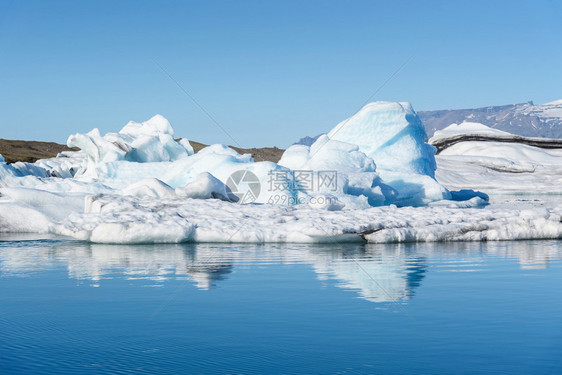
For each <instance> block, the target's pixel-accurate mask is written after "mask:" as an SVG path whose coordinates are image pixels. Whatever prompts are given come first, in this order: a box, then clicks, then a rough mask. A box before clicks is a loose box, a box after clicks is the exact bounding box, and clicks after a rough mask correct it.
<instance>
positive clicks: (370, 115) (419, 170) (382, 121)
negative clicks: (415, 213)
mask: <svg viewBox="0 0 562 375" xmlns="http://www.w3.org/2000/svg"><path fill="white" fill-rule="evenodd" d="M328 137H329V138H330V139H333V140H337V141H342V142H347V143H350V144H354V145H357V146H359V150H360V151H362V152H363V153H365V154H366V155H367V156H368V157H370V158H372V159H373V160H374V161H375V163H376V164H377V171H378V173H379V174H380V176H381V177H382V179H383V180H384V182H385V183H386V184H387V185H390V186H391V187H392V188H394V189H395V190H396V191H397V192H398V196H397V197H396V203H397V204H400V205H423V204H427V203H428V202H431V201H436V200H441V199H449V198H450V194H449V191H448V190H447V189H446V188H444V187H443V186H442V185H441V184H439V183H438V182H437V181H436V180H435V169H436V164H435V151H436V150H435V148H434V147H433V146H431V145H429V144H427V143H425V141H426V139H427V134H426V132H425V129H424V127H423V125H422V123H421V121H420V119H419V117H418V116H417V114H416V113H415V112H414V109H413V107H412V105H411V104H410V103H406V102H400V103H399V102H375V103H370V104H367V105H366V106H364V107H363V108H362V109H361V110H359V112H357V113H356V114H355V115H353V116H352V117H350V118H348V119H347V120H344V121H342V122H340V123H339V124H338V125H337V126H336V127H334V128H333V129H332V130H331V131H330V132H329V133H328Z"/></svg>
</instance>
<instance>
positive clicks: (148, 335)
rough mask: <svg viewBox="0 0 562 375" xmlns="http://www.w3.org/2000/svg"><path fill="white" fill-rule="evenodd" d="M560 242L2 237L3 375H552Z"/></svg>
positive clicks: (561, 320)
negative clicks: (156, 241) (160, 241)
mask: <svg viewBox="0 0 562 375" xmlns="http://www.w3.org/2000/svg"><path fill="white" fill-rule="evenodd" d="M561 271H562V242H561V241H556V240H553V241H506V242H464V243H461V242H459V243H429V244H425V243H424V244H380V245H379V244H377V245H374V244H372V245H370V244H333V245H298V244H283V245H272V244H268V245H241V244H237V245H225V244H220V245H216V244H178V245H136V246H133V245H128V246H121V245H100V244H89V243H84V242H78V241H73V240H68V239H67V238H61V237H53V236H45V235H8V234H3V235H2V236H1V237H0V306H1V308H0V333H1V335H0V369H1V371H0V372H1V373H2V374H18V373H35V374H41V373H42V374H53V373H59V374H71V373H72V374H74V373H82V374H98V373H108V372H110V373H134V374H137V373H138V374H151V373H156V372H158V373H170V374H171V373H191V374H194V373H243V374H253V373H271V374H274V373H275V374H277V373H282V374H310V373H323V374H324V373H333V374H336V373H337V374H365V373H379V374H386V373H388V374H398V373H405V372H409V373H432V374H451V373H465V374H469V373H471V374H476V373H510V374H548V373H553V374H554V373H557V372H558V371H559V370H560V368H562V314H561V311H562V289H561V288H560V285H562V272H561Z"/></svg>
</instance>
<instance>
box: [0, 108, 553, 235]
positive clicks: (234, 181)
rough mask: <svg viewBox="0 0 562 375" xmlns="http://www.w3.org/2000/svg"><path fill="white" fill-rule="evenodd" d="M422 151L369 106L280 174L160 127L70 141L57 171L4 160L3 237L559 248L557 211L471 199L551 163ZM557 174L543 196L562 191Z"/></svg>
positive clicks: (519, 152) (403, 128) (470, 149)
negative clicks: (501, 243)
mask: <svg viewBox="0 0 562 375" xmlns="http://www.w3.org/2000/svg"><path fill="white" fill-rule="evenodd" d="M464 127H465V128H467V126H464ZM461 128H462V127H461ZM461 130H462V129H461ZM464 130H466V131H467V132H472V133H478V134H484V133H485V134H492V133H493V135H494V136H497V135H498V134H496V132H495V131H488V129H485V128H482V126H479V125H474V126H468V128H467V129H464ZM458 133H459V129H458V128H450V129H449V128H448V130H447V129H446V130H445V131H444V132H443V133H442V134H441V135H439V134H437V136H438V137H439V136H441V137H444V136H445V137H450V136H451V135H452V136H456V134H458ZM506 134H508V133H506ZM501 136H504V137H507V136H506V135H505V134H501ZM425 138H426V135H425V131H424V128H423V126H422V124H421V122H420V120H419V118H418V117H417V115H416V114H415V112H414V110H413V108H412V107H411V105H410V104H409V103H390V102H376V103H371V104H368V105H367V106H365V107H364V108H363V109H361V110H360V111H359V112H358V113H357V114H356V115H354V116H352V117H351V118H349V119H348V120H345V121H343V122H341V123H340V124H338V125H337V126H336V127H335V128H334V129H332V131H330V132H329V133H328V134H327V135H322V136H320V137H319V138H318V139H317V140H316V141H315V142H314V143H313V144H312V145H310V146H306V145H294V146H291V147H289V148H288V149H287V150H286V151H285V153H284V154H283V157H282V158H281V160H280V161H279V162H278V163H273V162H254V160H253V159H252V157H251V155H247V154H245V155H240V154H239V153H237V152H236V151H235V150H233V149H231V148H229V147H227V146H224V145H219V144H217V145H211V146H208V147H206V148H204V149H202V150H201V151H199V152H198V153H194V152H193V148H192V147H191V145H190V144H189V142H188V141H187V140H186V139H185V138H183V139H181V140H176V139H175V133H174V130H173V128H172V127H171V125H170V123H169V122H168V121H167V120H166V119H165V118H164V117H162V116H159V115H157V116H155V117H153V118H151V119H150V120H148V121H146V122H142V123H137V122H129V123H128V124H127V125H126V126H125V127H123V128H122V129H121V130H120V131H119V132H117V133H108V134H105V135H103V136H102V135H101V134H100V133H99V131H97V130H96V129H94V130H93V131H91V132H89V133H87V134H75V135H72V136H70V137H69V140H68V145H69V146H76V147H79V148H80V151H67V152H64V153H61V154H60V155H59V156H57V157H56V158H51V159H45V160H39V161H37V162H36V163H14V164H6V163H5V162H3V160H0V194H1V196H0V232H38V233H55V234H60V235H65V236H69V237H72V238H76V239H79V240H84V241H90V242H99V243H164V242H169V243H179V242H238V243H243V242H248V243H265V242H280V243H284V242H293V243H295V242H307V243H315V242H320V243H326V242H338V241H342V242H347V241H368V242H374V243H379V242H416V241H422V242H423V241H482V240H510V239H535V238H561V233H562V223H561V221H560V214H561V211H562V207H561V206H558V205H555V206H552V207H548V208H545V209H541V210H521V209H517V208H513V209H509V208H501V209H499V208H495V209H491V208H486V209H482V207H484V206H486V205H487V204H488V196H487V195H486V194H485V193H483V192H478V191H474V190H469V189H475V188H480V187H482V188H485V187H487V186H488V185H486V184H503V185H510V186H512V185H513V184H512V183H509V181H510V180H509V179H505V178H504V176H505V175H506V174H510V175H512V174H514V173H515V172H517V174H519V175H523V174H525V173H527V174H533V177H534V176H536V175H537V174H540V173H542V172H541V171H543V169H544V168H545V167H544V166H546V165H548V166H552V168H555V167H554V166H559V165H560V163H559V162H558V160H561V159H560V157H561V156H562V155H561V154H560V152H559V151H557V150H544V149H539V148H536V147H533V146H528V145H520V144H516V143H509V144H507V143H506V144H504V143H501V142H499V143H498V144H494V143H493V142H485V143H486V144H485V145H481V144H479V142H477V141H471V142H458V143H456V144H454V145H451V146H450V147H448V148H447V149H446V150H444V151H442V152H441V154H439V155H437V159H436V156H435V152H436V149H435V148H434V147H433V146H431V145H429V144H427V143H425ZM436 160H437V163H436ZM436 166H437V167H438V168H437V171H436ZM552 168H551V169H548V170H549V171H552ZM545 170H546V169H545ZM556 173H558V174H557V175H556ZM556 173H554V174H552V173H551V174H549V176H550V177H549V180H548V181H545V184H548V183H550V184H552V181H553V180H554V179H556V178H558V180H559V181H560V178H561V177H560V176H561V175H562V174H561V173H560V171H557V172H556ZM543 175H544V176H546V175H547V173H546V172H545V173H544V174H543ZM496 176H500V177H501V178H499V180H498V181H494V179H493V178H488V177H496ZM474 181H480V182H481V184H480V185H477V184H475V183H474ZM523 186H524V184H523ZM467 188H468V189H467Z"/></svg>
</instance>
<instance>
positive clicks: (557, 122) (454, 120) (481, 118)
mask: <svg viewBox="0 0 562 375" xmlns="http://www.w3.org/2000/svg"><path fill="white" fill-rule="evenodd" d="M417 113H418V116H419V117H420V119H421V120H422V122H423V124H424V126H425V129H426V131H427V135H428V136H430V137H431V136H432V135H433V133H435V131H436V130H441V129H443V128H445V127H447V126H449V125H451V124H461V123H463V122H477V123H481V124H484V125H487V126H489V127H491V128H494V129H498V130H503V131H506V132H509V133H512V134H517V135H522V136H526V137H547V138H562V100H556V101H553V102H550V103H546V104H541V105H535V104H533V102H532V101H530V102H527V103H520V104H510V105H502V106H492V107H483V108H475V109H453V110H439V111H420V112H417Z"/></svg>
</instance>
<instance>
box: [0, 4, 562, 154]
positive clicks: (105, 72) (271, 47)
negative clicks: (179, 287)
mask: <svg viewBox="0 0 562 375" xmlns="http://www.w3.org/2000/svg"><path fill="white" fill-rule="evenodd" d="M561 15H562V2H561V1H525V2H519V1H326V0H323V1H304V0H301V1H292V0H289V1H288V0H283V1H137V0H135V1H5V0H0V138H8V139H28V140H46V141H56V142H63V143H64V142H65V141H66V138H67V136H68V135H69V134H70V133H76V132H87V131H89V130H91V129H92V128H94V127H97V128H99V129H100V130H101V131H102V133H104V132H108V131H117V130H119V129H120V128H121V127H122V126H123V125H125V123H127V121H129V120H135V121H143V120H146V119H148V118H150V117H151V116H153V115H154V114H157V113H160V114H162V115H164V116H165V117H167V118H168V119H169V120H170V122H171V123H172V125H173V126H174V128H175V130H176V135H177V136H182V137H187V138H188V139H193V140H196V141H200V142H205V143H227V144H232V143H233V142H232V141H231V140H230V139H229V138H228V137H227V136H226V135H225V134H224V133H223V132H222V131H221V130H220V129H219V128H218V127H217V126H216V125H215V124H214V123H213V122H212V121H211V120H210V119H209V118H208V117H207V116H206V115H205V114H204V113H203V112H202V111H201V110H200V109H199V108H198V107H197V106H196V105H195V104H193V102H191V101H190V99H189V98H188V97H187V96H186V95H185V94H184V93H183V92H182V91H181V90H180V89H179V88H178V87H177V86H176V85H175V84H174V82H173V81H172V80H171V79H170V78H168V77H167V76H166V75H165V74H164V73H163V72H162V71H161V70H160V68H159V67H158V66H157V65H156V64H155V63H154V61H153V60H152V59H154V60H155V61H157V62H158V63H159V64H161V65H162V66H163V67H164V68H165V69H166V70H167V71H168V72H169V73H170V74H171V75H172V76H173V77H174V79H175V80H177V81H178V82H179V83H180V84H181V85H182V86H183V87H184V88H185V89H186V90H187V91H188V92H189V93H190V94H191V95H193V96H194V97H195V98H196V99H197V100H198V101H199V102H200V103H201V105H202V106H203V107H204V108H205V109H206V110H207V111H208V112H209V113H211V114H212V116H213V117H214V118H216V120H217V121H218V122H219V123H220V124H221V125H222V126H223V127H224V128H225V129H227V131H228V132H229V133H231V134H232V135H233V136H234V138H235V140H236V141H237V142H238V143H240V144H241V145H242V146H244V147H250V146H267V145H277V146H280V147H285V146H287V145H289V144H291V143H292V142H293V141H296V140H298V139H299V138H300V137H302V136H305V135H316V134H318V133H321V132H326V131H328V130H330V129H331V128H332V127H333V126H334V125H336V124H337V123H338V122H339V121H341V120H343V119H345V118H347V117H349V116H350V115H351V114H353V113H354V112H355V111H356V110H357V109H358V107H360V106H361V105H362V104H363V103H364V102H365V100H367V98H368V97H369V96H371V95H372V94H373V93H375V91H376V90H377V88H378V87H380V86H381V85H382V84H383V82H385V80H387V79H388V78H389V77H390V76H391V75H392V73H393V72H394V71H396V69H398V67H399V66H401V65H402V64H403V63H404V62H405V61H407V60H408V58H409V57H412V58H411V60H410V61H409V62H408V63H407V64H406V65H405V66H404V67H403V69H402V70H401V71H400V72H399V73H397V74H396V76H395V77H394V78H393V79H391V80H390V81H389V82H388V83H387V85H386V86H385V87H384V88H383V89H382V90H380V92H379V93H377V94H376V95H375V96H374V98H373V100H391V101H409V102H412V104H413V105H414V108H415V109H416V110H418V111H419V110H426V109H448V108H472V107H479V106H480V107H481V106H487V105H501V104H509V103H517V102H524V101H528V100H533V101H534V102H535V103H544V102H548V101H552V100H556V99H561V98H562V65H561V62H562V20H561V18H560V17H561Z"/></svg>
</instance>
